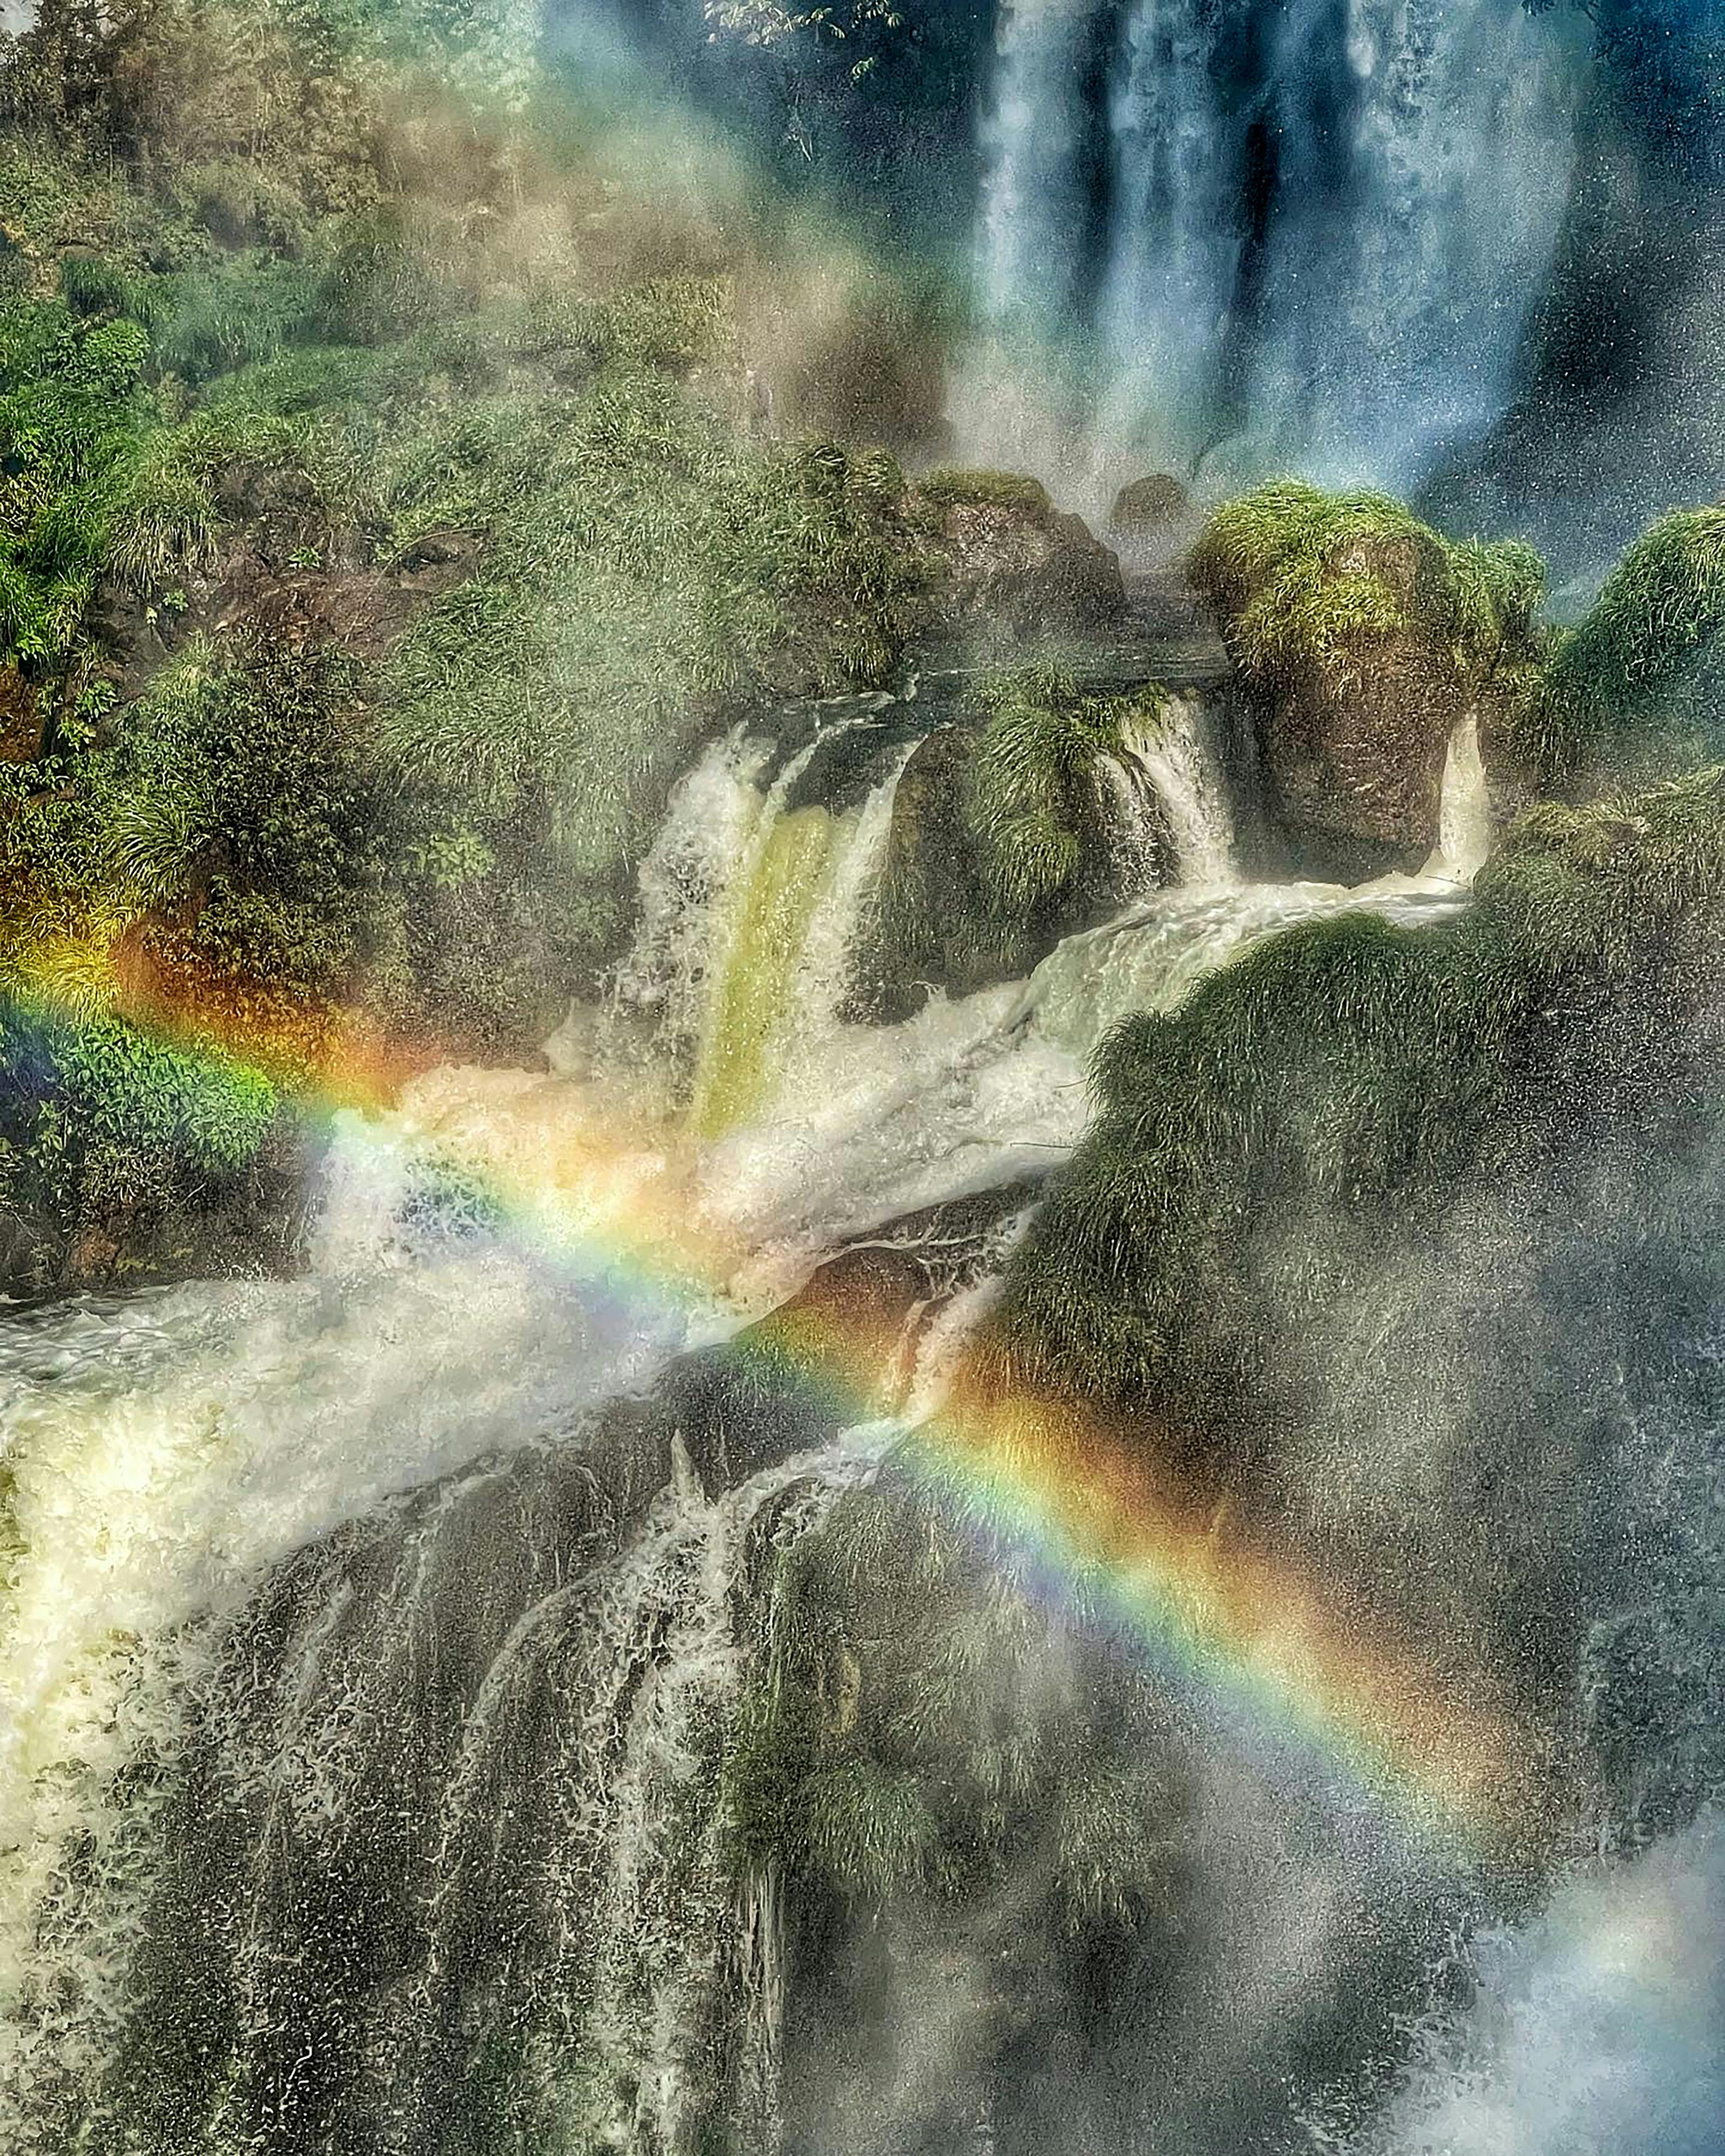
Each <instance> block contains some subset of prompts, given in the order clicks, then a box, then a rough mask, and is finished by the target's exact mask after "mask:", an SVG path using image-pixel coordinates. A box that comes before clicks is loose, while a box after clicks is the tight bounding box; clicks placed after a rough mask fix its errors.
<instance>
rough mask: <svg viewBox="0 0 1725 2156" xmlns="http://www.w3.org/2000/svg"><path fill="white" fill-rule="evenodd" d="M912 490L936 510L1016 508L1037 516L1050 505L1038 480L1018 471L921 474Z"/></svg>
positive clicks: (956, 471) (957, 471) (1045, 511)
mask: <svg viewBox="0 0 1725 2156" xmlns="http://www.w3.org/2000/svg"><path fill="white" fill-rule="evenodd" d="M916 491H917V493H918V494H919V495H921V496H922V499H923V500H925V501H927V502H932V504H933V505H934V506H935V507H937V509H972V508H973V509H1018V510H1024V511H1029V512H1031V513H1032V514H1034V515H1038V516H1041V515H1045V514H1046V513H1047V512H1048V511H1049V510H1050V506H1051V504H1050V501H1049V498H1048V490H1047V488H1046V487H1045V486H1044V485H1043V484H1042V482H1041V480H1040V479H1029V478H1027V477H1026V476H1025V475H1024V473H1022V472H1005V471H959V470H941V471H932V472H925V473H924V475H922V478H921V479H919V480H917V482H916Z"/></svg>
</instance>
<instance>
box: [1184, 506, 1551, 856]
mask: <svg viewBox="0 0 1725 2156" xmlns="http://www.w3.org/2000/svg"><path fill="white" fill-rule="evenodd" d="M1189 570H1190V575H1191V577H1192V581H1193V583H1194V585H1195V586H1196V588H1197V589H1198V591H1199V593H1200V594H1201V595H1202V597H1203V598H1205V599H1206V600H1208V601H1209V603H1210V604H1211V605H1212V606H1213V607H1214V609H1215V611H1216V613H1217V616H1218V618H1219V620H1220V622H1221V624H1222V628H1223V633H1224V637H1225V639H1226V641H1227V644H1228V646H1229V649H1230V652H1231V654H1232V655H1233V657H1234V659H1235V663H1236V664H1237V665H1238V666H1239V669H1240V674H1241V676H1242V679H1243V681H1244V684H1245V691H1246V696H1247V700H1248V703H1249V706H1250V712H1251V716H1252V718H1253V721H1254V725H1255V731H1256V734H1257V738H1258V745H1259V751H1260V763H1261V767H1262V771H1263V774H1264V779H1265V784H1266V794H1267V799H1266V804H1265V805H1266V808H1267V810H1268V813H1269V815H1270V817H1271V820H1272V822H1273V823H1274V824H1276V826H1277V827H1279V829H1280V831H1281V834H1282V836H1283V838H1284V839H1285V840H1286V843H1287V846H1288V849H1289V850H1290V852H1291V855H1292V860H1293V865H1295V866H1296V867H1297V868H1299V869H1301V870H1303V871H1305V872H1307V873H1308V874H1320V875H1334V876H1337V877H1341V878H1343V879H1345V880H1356V879H1358V878H1359V877H1361V876H1363V875H1370V874H1373V873H1376V872H1378V871H1380V870H1385V869H1404V870H1411V869H1414V868H1417V867H1418V866H1419V865H1420V863H1421V861H1423V860H1424V859H1425V856H1426V855H1428V854H1429V853H1430V851H1431V850H1432V847H1433V845H1434V844H1435V841H1436V839H1437V834H1438V807H1439V800H1440V792H1441V788H1442V780H1443V771H1444V762H1445V752H1446V750H1447V747H1448V744H1449V742H1450V737H1451V736H1452V734H1453V733H1454V732H1455V729H1456V728H1457V726H1459V725H1460V724H1461V722H1462V721H1463V720H1464V719H1466V717H1468V716H1470V715H1472V716H1476V718H1477V720H1478V723H1479V728H1480V735H1481V743H1482V745H1483V747H1484V750H1485V753H1486V757H1487V762H1488V768H1491V769H1492V770H1493V771H1494V773H1495V776H1496V778H1497V791H1498V793H1499V794H1500V795H1501V797H1502V805H1503V807H1504V808H1506V809H1507V808H1509V807H1511V806H1517V807H1519V806H1521V805H1523V804H1524V803H1525V800H1526V798H1527V782H1526V774H1525V773H1524V772H1523V770H1522V766H1521V762H1520V761H1519V759H1517V757H1515V756H1513V755H1512V753H1511V750H1512V737H1511V731H1510V729H1509V726H1508V718H1509V714H1510V712H1511V711H1512V707H1513V705H1514V702H1515V699H1516V696H1517V692H1518V690H1519V689H1520V687H1521V685H1522V682H1523V681H1524V680H1525V678H1526V676H1527V670H1528V669H1529V667H1530V665H1531V664H1532V655H1533V651H1534V646H1535V630H1534V625H1533V624H1534V613H1535V609H1536V608H1537V606H1538V601H1539V598H1540V597H1541V594H1542V593H1543V568H1542V565H1541V564H1540V562H1539V560H1538V557H1537V556H1535V555H1533V554H1532V552H1531V551H1530V550H1528V549H1527V548H1525V547H1518V546H1516V545H1513V544H1507V545H1504V546H1501V547H1482V546H1477V545H1468V546H1455V545H1453V544H1451V543H1450V542H1448V541H1446V540H1445V539H1443V538H1442V537H1440V536H1439V534H1438V533H1436V532H1435V531H1431V530H1430V529H1429V528H1428V527H1427V526H1425V525H1423V524H1421V523H1420V522H1419V521H1418V520H1417V519H1416V518H1414V516H1410V515H1409V512H1408V511H1406V510H1405V509H1404V508H1403V507H1402V506H1400V504H1399V503H1397V502H1394V501H1391V500H1388V499H1386V498H1385V497H1384V496H1382V495H1326V494H1324V493H1322V492H1321V491H1320V490H1318V489H1317V488H1315V487H1310V486H1307V485H1302V484H1299V483H1295V482H1283V483H1280V484H1278V485H1273V486H1269V487H1265V488H1261V489H1260V490H1258V491H1257V492H1256V493H1255V494H1252V495H1247V496H1245V498H1244V499H1243V500H1240V501H1237V502H1232V503H1230V504H1229V505H1227V506H1226V507H1224V508H1223V509H1221V510H1219V511H1216V513H1215V514H1214V516H1212V517H1211V518H1210V519H1209V522H1208V523H1207V524H1206V526H1205V527H1204V531H1203V532H1202V534H1201V535H1200V536H1199V541H1198V543H1197V545H1196V546H1195V547H1194V550H1193V552H1192V556H1191V559H1190V563H1189Z"/></svg>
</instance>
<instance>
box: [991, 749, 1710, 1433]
mask: <svg viewBox="0 0 1725 2156" xmlns="http://www.w3.org/2000/svg"><path fill="white" fill-rule="evenodd" d="M1722 980H1725V778H1722V777H1721V775H1720V773H1718V772H1717V771H1713V772H1708V773H1702V774H1700V775H1699V776H1697V777H1695V778H1690V779H1686V780H1684V781H1682V782H1681V783H1676V784H1674V785H1672V786H1671V787H1668V788H1664V789H1662V790H1661V791H1659V792H1657V793H1651V794H1648V795H1645V796H1642V797H1640V798H1634V799H1630V800H1624V801H1620V802H1615V803H1604V804H1601V805H1599V806H1596V807H1593V808H1558V807H1547V808H1542V809H1539V810H1538V811H1536V812H1534V813H1533V814H1532V815H1530V816H1529V817H1528V818H1527V819H1524V821H1523V822H1522V824H1521V825H1520V826H1519V827H1518V828H1517V829H1516V831H1515V832H1514V833H1513V834H1512V836H1511V838H1510V839H1509V840H1508V841H1507V843H1506V844H1505V845H1504V846H1503V847H1502V850H1501V851H1500V852H1499V853H1498V854H1497V855H1496V856H1495V857H1494V858H1493V860H1491V864H1490V865H1489V866H1488V868H1487V869H1486V871H1485V872H1484V873H1483V874H1482V875H1481V878H1480V880H1479V883H1478V885H1477V886H1476V904H1475V906H1473V907H1472V909H1471V911H1468V912H1467V913H1466V914H1465V915H1463V916H1460V917H1459V918H1456V919H1454V920H1451V921H1446V922H1444V923H1442V924H1440V925H1438V926H1435V927H1425V928H1421V929H1420V930H1418V931H1414V930H1409V929H1404V928H1399V927H1393V926H1391V925H1389V923H1387V922H1385V921H1383V920H1381V919H1380V918H1378V916H1374V915H1372V914H1368V913H1363V912H1362V913H1356V914H1348V915H1343V916H1339V917H1334V918H1331V919H1327V920H1324V921H1319V922H1317V923H1314V924H1312V925H1310V926H1307V927H1301V928H1297V929H1295V930H1292V931H1291V932H1288V933H1286V934H1285V935H1282V936H1280V937H1276V938H1274V939H1272V940H1271V941H1270V942H1266V943H1265V944H1262V945H1260V946H1259V947H1257V948H1255V950H1253V951H1251V952H1249V953H1248V954H1247V955H1246V956H1245V957H1243V958H1241V959H1240V960H1238V961H1236V962H1235V963H1233V964H1231V965H1230V966H1228V967H1226V968H1224V970H1223V971H1222V972H1220V973H1218V974H1216V975H1214V976H1213V977H1212V978H1210V979H1209V980H1207V981H1206V982H1204V983H1202V984H1201V985H1200V987H1199V988H1198V989H1197V991H1196V992H1195V993H1194V995H1193V996H1192V998H1190V1000H1189V1002H1188V1003H1187V1004H1185V1005H1184V1006H1183V1008H1182V1009H1180V1010H1178V1012H1176V1013H1174V1014H1172V1015H1168V1016H1147V1017H1142V1018H1137V1019H1131V1020H1129V1021H1127V1024H1124V1025H1123V1026H1122V1027H1121V1028H1120V1029H1117V1032H1116V1033H1115V1034H1113V1035H1112V1036H1111V1039H1109V1040H1108V1041H1107V1042H1106V1044H1105V1045H1104V1046H1103V1049H1102V1050H1101V1054H1100V1055H1099V1057H1098V1059H1097V1063H1096V1073H1095V1084H1096V1099H1097V1106H1098V1113H1097V1119H1096V1122H1095V1124H1094V1125H1093V1127H1092V1128H1091V1132H1090V1134H1089V1136H1088V1137H1086V1141H1085V1143H1084V1145H1083V1147H1081V1150H1080V1152H1079V1153H1078V1155H1077V1157H1076V1159H1075V1161H1074V1163H1073V1164H1072V1166H1071V1168H1070V1170H1069V1171H1068V1172H1067V1173H1065V1174H1064V1175H1063V1176H1062V1177H1061V1178H1060V1180H1059V1182H1058V1183H1057V1185H1056V1187H1055V1190H1054V1192H1053V1193H1052V1195H1051V1196H1050V1199H1049V1201H1048V1204H1046V1206H1045V1209H1044V1210H1043V1212H1042V1214H1040V1216H1039V1219H1038V1221H1037V1224H1036V1225H1035V1227H1034V1229H1033V1232H1032V1234H1031V1236H1030V1238H1029V1242H1028V1244H1027V1245H1026V1248H1025V1250H1024V1255H1023V1258H1022V1260H1021V1261H1020V1263H1019V1265H1018V1267H1017V1269H1016V1270H1015V1272H1014V1277H1013V1280H1012V1283H1011V1286H1010V1290H1009V1295H1008V1297H1007V1299H1006V1302H1005V1305H1004V1312H1003V1317H1002V1321H1001V1327H1000V1341H1001V1343H1002V1345H1003V1347H1004V1353H1005V1354H1006V1357H1007V1359H1008V1361H1009V1363H1010V1365H1011V1366H1012V1368H1014V1371H1015V1372H1016V1373H1018V1374H1019V1375H1020V1376H1021V1377H1024V1378H1029V1379H1030V1380H1031V1381H1033V1382H1034V1383H1039V1384H1051V1385H1053V1386H1055V1388H1057V1389H1066V1390H1070V1391H1072V1392H1074V1393H1076V1394H1082V1395H1083V1396H1085V1397H1086V1399H1091V1400H1101V1401H1102V1402H1104V1403H1106V1404H1111V1405H1115V1406H1118V1407H1120V1408H1122V1409H1127V1410H1130V1411H1132V1412H1134V1413H1138V1414H1144V1413H1147V1414H1151V1415H1153V1417H1154V1418H1156V1419H1157V1420H1158V1426H1160V1425H1161V1424H1164V1423H1166V1424H1172V1425H1173V1426H1174V1428H1175V1429H1176V1430H1181V1429H1183V1430H1188V1431H1189V1432H1190V1433H1191V1435H1192V1439H1193V1442H1194V1445H1201V1444H1202V1442H1203V1440H1204V1434H1205V1433H1206V1432H1214V1431H1215V1430H1219V1429H1226V1430H1228V1431H1229V1432H1230V1438H1229V1445H1230V1446H1232V1445H1236V1444H1237V1445H1238V1446H1239V1447H1240V1449H1241V1450H1242V1451H1244V1452H1248V1453H1249V1452H1250V1448H1251V1445H1252V1444H1253V1443H1254V1441H1255V1440H1254V1435H1253V1434H1254V1433H1255V1432H1264V1431H1267V1430H1274V1429H1275V1428H1276V1427H1277V1426H1278V1425H1279V1424H1280V1425H1281V1426H1283V1427H1286V1426H1287V1425H1288V1424H1290V1423H1291V1422H1292V1421H1295V1420H1296V1419H1298V1418H1300V1417H1301V1416H1302V1415H1303V1414H1306V1413H1307V1412H1308V1411H1309V1410H1310V1408H1311V1406H1312V1399H1313V1397H1314V1393H1315V1388H1316V1379H1315V1377H1314V1368H1313V1363H1314V1358H1316V1357H1317V1356H1318V1355H1319V1354H1320V1353H1321V1352H1322V1342H1323V1338H1324V1335H1325V1328H1326V1327H1332V1326H1333V1324H1334V1323H1335V1322H1337V1316H1338V1313H1343V1312H1346V1311H1347V1310H1348V1308H1349V1307H1350V1299H1351V1298H1357V1297H1359V1296H1363V1295H1364V1294H1365V1293H1366V1292H1367V1289H1368V1284H1369V1283H1371V1282H1372V1281H1373V1280H1374V1279H1375V1278H1376V1277H1377V1276H1378V1270H1379V1268H1380V1267H1381V1266H1382V1265H1384V1257H1385V1252H1386V1250H1388V1249H1389V1248H1390V1247H1392V1246H1393V1245H1394V1242H1395V1240H1396V1239H1397V1238H1399V1237H1405V1236H1408V1235H1413V1234H1415V1233H1418V1232H1420V1231H1421V1230H1422V1229H1423V1230H1424V1231H1425V1232H1427V1233H1435V1232H1436V1230H1437V1228H1438V1225H1439V1224H1440V1222H1441V1220H1442V1218H1443V1215H1444V1209H1445V1206H1446V1205H1448V1204H1450V1203H1451V1202H1452V1201H1453V1200H1455V1199H1457V1198H1458V1197H1459V1196H1461V1195H1462V1194H1463V1193H1465V1192H1466V1191H1467V1190H1468V1189H1470V1188H1476V1187H1477V1186H1478V1185H1480V1184H1481V1183H1483V1184H1484V1185H1485V1186H1486V1187H1487V1188H1490V1187H1492V1185H1493V1183H1494V1178H1507V1176H1509V1175H1510V1174H1511V1173H1512V1172H1513V1171H1514V1170H1515V1168H1516V1167H1517V1163H1518V1161H1519V1159H1520V1158H1521V1156H1522V1152H1523V1149H1524V1148H1525V1147H1527V1146H1528V1145H1529V1144H1530V1143H1532V1137H1531V1136H1530V1132H1532V1130H1533V1129H1534V1128H1535V1127H1539V1128H1543V1129H1546V1130H1548V1132H1549V1133H1550V1134H1551V1135H1550V1136H1549V1137H1548V1140H1547V1141H1545V1142H1549V1143H1552V1144H1554V1145H1558V1146H1563V1147H1568V1146H1572V1145H1579V1144H1580V1143H1581V1142H1582V1137H1583V1134H1584V1132H1587V1131H1588V1130H1590V1129H1591V1130H1594V1131H1598V1130H1600V1129H1608V1128H1609V1123H1610V1119H1611V1117H1612V1116H1613V1115H1614V1114H1615V1113H1619V1112H1621V1111H1622V1110H1623V1106H1624V1094H1623V1091H1622V1088H1623V1087H1625V1086H1628V1087H1630V1088H1631V1089H1632V1090H1633V1089H1634V1088H1635V1087H1637V1086H1645V1082H1646V1081H1645V1077H1641V1078H1638V1077H1637V1076H1636V1075H1635V1073H1636V1071H1637V1070H1638V1067H1639V1068H1640V1069H1641V1070H1644V1071H1645V1070H1655V1069H1665V1068H1666V1067H1668V1066H1670V1065H1671V1061H1672V1059H1673V1058H1674V1057H1680V1056H1681V1055H1682V1054H1684V1053H1685V1052H1686V1050H1685V1043H1686V1040H1687V1039H1688V1038H1689V1034H1690V1030H1691V1029H1692V1027H1693V1026H1694V1024H1695V1023H1696V1019H1697V1014H1699V1013H1700V1012H1702V1010H1704V1009H1706V1008H1707V1004H1708V1001H1709V999H1710V998H1712V997H1715V996H1717V993H1718V989H1719V985H1720V983H1721V982H1722ZM1671 1086H1672V1091H1671V1096H1670V1101H1669V1104H1668V1105H1669V1108H1670V1111H1671V1113H1673V1114H1676V1113H1677V1112H1679V1111H1680V1109H1681V1106H1682V1103H1683V1101H1684V1100H1685V1099H1686V1095H1685V1094H1684V1092H1683V1091H1682V1089H1681V1087H1680V1086H1678V1085H1677V1082H1676V1079H1675V1077H1673V1079H1672V1081H1671ZM1637 1097H1640V1096H1639V1095H1638V1096H1637ZM1637 1112H1638V1113H1642V1114H1645V1113H1647V1112H1648V1109H1647V1106H1646V1104H1645V1101H1643V1104H1642V1106H1641V1107H1640V1109H1639V1110H1638V1111H1637ZM1224 1457H1225V1451H1224V1452H1222V1453H1218V1455H1216V1456H1215V1458H1214V1460H1213V1462H1212V1466H1214V1467H1215V1468H1217V1469H1218V1470H1219V1469H1220V1467H1221V1466H1222V1463H1223V1460H1224Z"/></svg>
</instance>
